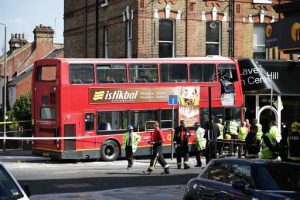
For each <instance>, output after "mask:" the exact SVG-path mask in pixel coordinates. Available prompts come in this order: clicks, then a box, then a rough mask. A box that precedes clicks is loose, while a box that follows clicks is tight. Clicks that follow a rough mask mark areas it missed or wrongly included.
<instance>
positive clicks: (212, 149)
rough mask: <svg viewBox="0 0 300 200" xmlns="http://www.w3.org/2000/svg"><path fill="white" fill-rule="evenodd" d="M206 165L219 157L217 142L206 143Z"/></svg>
mask: <svg viewBox="0 0 300 200" xmlns="http://www.w3.org/2000/svg"><path fill="white" fill-rule="evenodd" d="M205 155H206V163H208V162H209V161H210V160H211V159H214V158H216V157H217V143H216V142H215V141H212V140H211V141H207V142H206V154H205Z"/></svg>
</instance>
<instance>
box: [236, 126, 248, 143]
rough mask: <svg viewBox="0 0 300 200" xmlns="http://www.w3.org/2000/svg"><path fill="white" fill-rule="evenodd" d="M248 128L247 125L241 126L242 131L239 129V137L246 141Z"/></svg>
mask: <svg viewBox="0 0 300 200" xmlns="http://www.w3.org/2000/svg"><path fill="white" fill-rule="evenodd" d="M248 131H249V130H248V128H247V127H241V128H240V131H239V134H238V139H239V140H242V141H245V139H246V136H247V134H248Z"/></svg>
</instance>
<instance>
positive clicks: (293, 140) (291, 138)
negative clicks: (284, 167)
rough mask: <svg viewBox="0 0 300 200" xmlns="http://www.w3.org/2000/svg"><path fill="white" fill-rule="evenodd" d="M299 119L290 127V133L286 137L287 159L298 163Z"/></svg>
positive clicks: (299, 143) (299, 142) (299, 151)
mask: <svg viewBox="0 0 300 200" xmlns="http://www.w3.org/2000/svg"><path fill="white" fill-rule="evenodd" d="M299 146H300V119H297V120H296V121H295V122H293V123H292V125H291V133H290V134H289V135H288V159H289V161H292V162H299V163H300V150H299V149H300V148H299Z"/></svg>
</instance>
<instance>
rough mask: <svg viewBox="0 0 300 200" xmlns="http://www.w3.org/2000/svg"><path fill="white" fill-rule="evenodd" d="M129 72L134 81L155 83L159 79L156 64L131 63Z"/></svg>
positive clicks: (131, 79)
mask: <svg viewBox="0 0 300 200" xmlns="http://www.w3.org/2000/svg"><path fill="white" fill-rule="evenodd" d="M129 73H130V81H131V82H132V83H154V82H157V81H158V78H157V77H158V76H157V65H156V64H131V65H130V66H129Z"/></svg>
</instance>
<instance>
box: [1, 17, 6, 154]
mask: <svg viewBox="0 0 300 200" xmlns="http://www.w3.org/2000/svg"><path fill="white" fill-rule="evenodd" d="M0 25H2V26H4V65H3V76H4V83H3V85H4V92H3V93H4V94H3V96H4V98H3V122H4V123H3V137H4V139H3V151H5V143H6V139H5V138H6V81H7V80H6V56H7V54H6V24H3V23H0Z"/></svg>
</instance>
